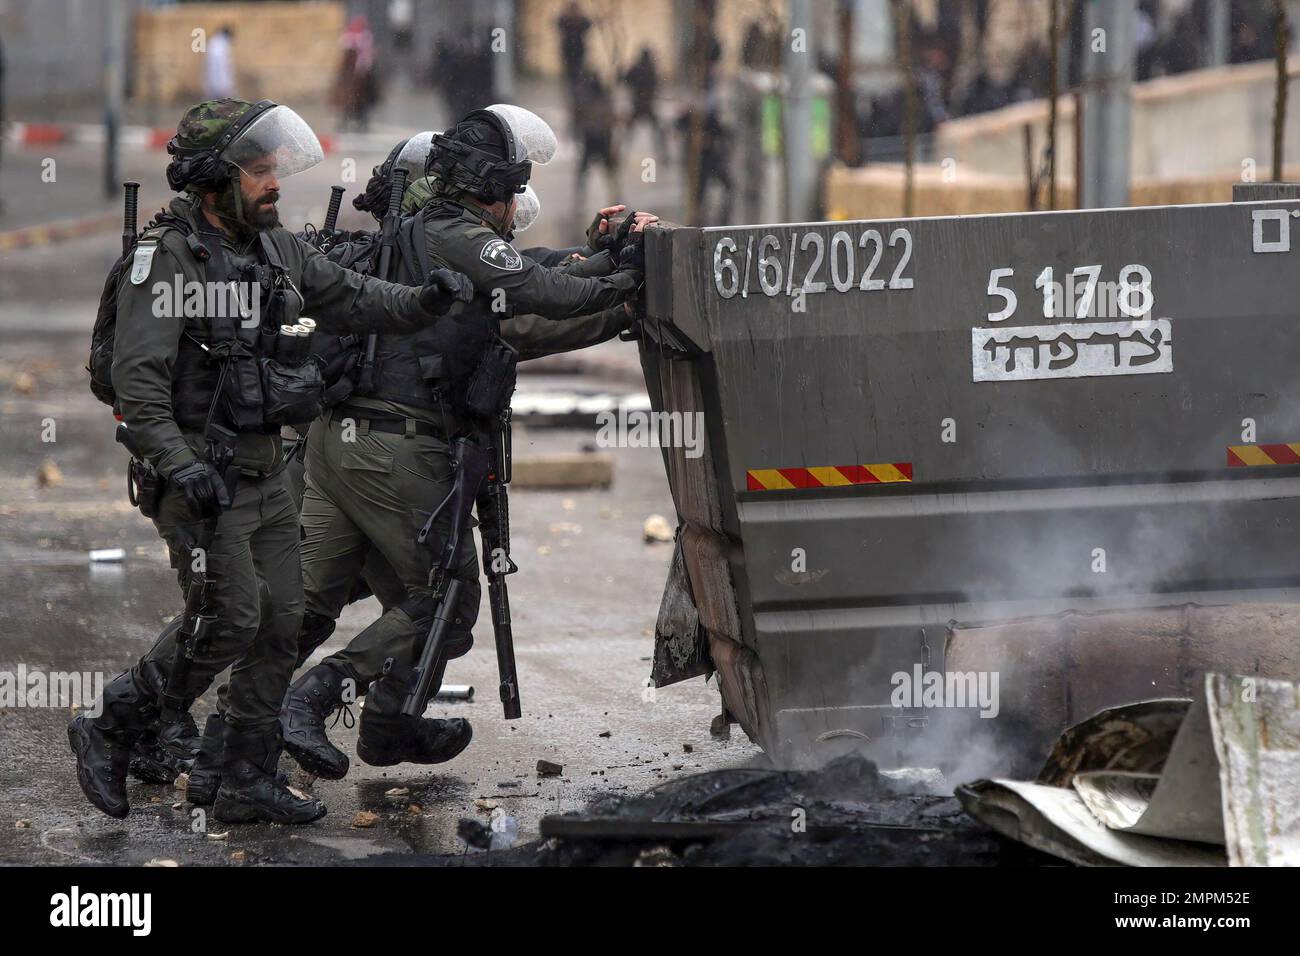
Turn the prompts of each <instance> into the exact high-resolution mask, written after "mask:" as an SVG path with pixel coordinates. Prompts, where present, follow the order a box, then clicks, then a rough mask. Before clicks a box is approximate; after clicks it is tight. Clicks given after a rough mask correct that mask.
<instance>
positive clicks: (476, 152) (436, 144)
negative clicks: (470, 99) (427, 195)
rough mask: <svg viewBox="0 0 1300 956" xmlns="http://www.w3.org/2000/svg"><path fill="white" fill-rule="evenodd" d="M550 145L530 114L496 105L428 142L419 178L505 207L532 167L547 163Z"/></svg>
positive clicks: (544, 127)
mask: <svg viewBox="0 0 1300 956" xmlns="http://www.w3.org/2000/svg"><path fill="white" fill-rule="evenodd" d="M556 145H557V144H556V140H555V133H554V132H553V131H552V130H551V127H550V125H549V124H547V122H546V121H545V120H544V119H542V118H541V117H540V116H538V115H537V114H536V113H533V112H532V111H530V110H526V109H523V108H522V107H519V106H510V105H508V104H502V103H498V104H495V105H493V106H489V107H487V108H486V109H481V110H474V111H472V112H470V113H468V114H467V115H466V116H465V118H464V119H462V120H461V121H460V122H459V123H457V124H456V125H455V126H453V127H452V128H451V129H449V130H447V132H445V133H443V134H441V135H439V136H434V137H433V149H432V152H430V154H429V161H428V164H427V166H426V167H425V172H426V174H428V175H432V176H437V177H438V179H439V180H441V181H442V183H443V184H444V185H445V186H446V187H447V188H450V189H451V190H453V191H459V192H466V193H469V194H470V195H472V196H475V197H477V198H478V199H480V200H482V201H484V202H488V203H493V202H506V201H509V199H510V197H511V196H513V195H515V194H516V193H520V192H523V190H524V186H526V185H527V184H528V179H529V177H530V176H531V175H532V171H533V163H542V164H545V163H548V162H550V160H551V157H553V156H554V155H555V150H556Z"/></svg>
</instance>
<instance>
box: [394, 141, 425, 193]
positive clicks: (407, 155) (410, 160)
mask: <svg viewBox="0 0 1300 956" xmlns="http://www.w3.org/2000/svg"><path fill="white" fill-rule="evenodd" d="M432 150H433V131H432V130H425V131H424V132H423V133H416V134H415V135H414V136H412V137H411V138H410V139H408V140H407V141H406V145H405V146H403V147H402V151H401V152H400V153H398V154H397V161H396V162H395V163H393V169H405V170H407V171H408V175H407V178H406V181H407V182H409V183H413V182H415V181H416V180H417V179H419V178H420V177H421V176H423V175H424V167H425V164H426V163H427V162H428V160H429V153H430V152H431V151H432Z"/></svg>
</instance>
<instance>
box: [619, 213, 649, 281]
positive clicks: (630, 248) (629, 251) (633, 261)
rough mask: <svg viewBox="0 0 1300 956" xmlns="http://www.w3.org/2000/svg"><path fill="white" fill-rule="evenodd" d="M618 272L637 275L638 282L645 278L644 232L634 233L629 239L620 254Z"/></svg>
mask: <svg viewBox="0 0 1300 956" xmlns="http://www.w3.org/2000/svg"><path fill="white" fill-rule="evenodd" d="M629 221H630V220H629ZM618 271H619V272H631V273H635V274H636V276H637V279H638V280H640V279H643V278H644V277H645V233H644V232H634V233H631V234H630V235H629V236H628V237H627V241H626V242H624V243H623V248H622V249H621V250H620V251H619V253H618Z"/></svg>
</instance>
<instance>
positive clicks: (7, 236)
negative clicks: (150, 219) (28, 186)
mask: <svg viewBox="0 0 1300 956" xmlns="http://www.w3.org/2000/svg"><path fill="white" fill-rule="evenodd" d="M165 204H166V203H165V201H158V202H156V203H154V204H148V203H142V204H141V208H143V209H153V208H154V206H155V205H157V206H163V205H165ZM121 228H122V214H121V213H120V212H102V213H96V214H95V215H93V216H79V217H76V218H72V219H57V220H55V221H54V222H42V223H37V224H36V225H33V226H19V227H18V228H17V229H10V230H7V231H5V232H0V252H13V251H14V250H16V249H32V248H36V247H39V246H49V245H54V244H55V243H59V242H67V241H69V240H71V239H83V238H85V237H86V236H92V235H95V234H96V233H100V232H107V231H109V230H110V229H119V230H120V229H121Z"/></svg>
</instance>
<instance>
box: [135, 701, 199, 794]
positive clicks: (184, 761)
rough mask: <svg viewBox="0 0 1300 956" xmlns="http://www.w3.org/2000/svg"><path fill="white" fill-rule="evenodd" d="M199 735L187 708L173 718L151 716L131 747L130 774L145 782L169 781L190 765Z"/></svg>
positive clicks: (197, 749) (197, 747)
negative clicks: (149, 724) (177, 716)
mask: <svg viewBox="0 0 1300 956" xmlns="http://www.w3.org/2000/svg"><path fill="white" fill-rule="evenodd" d="M200 739H201V738H200V737H199V728H198V727H197V726H196V725H195V723H194V717H193V716H191V714H190V712H189V711H188V710H187V711H185V712H184V713H182V714H181V716H180V717H179V718H178V719H176V720H170V721H164V720H162V719H161V718H159V719H158V720H155V721H154V722H153V724H152V725H151V726H150V727H149V729H148V730H146V731H145V732H144V733H143V734H141V735H140V739H139V740H137V741H136V742H135V746H134V747H132V748H131V776H133V777H135V778H136V779H137V780H143V781H144V782H145V783H163V784H167V783H172V782H173V781H174V780H175V779H176V778H177V777H178V776H180V775H181V774H183V773H189V772H190V770H191V769H192V768H193V766H194V759H195V758H196V757H197V756H198V755H199V741H200Z"/></svg>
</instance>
